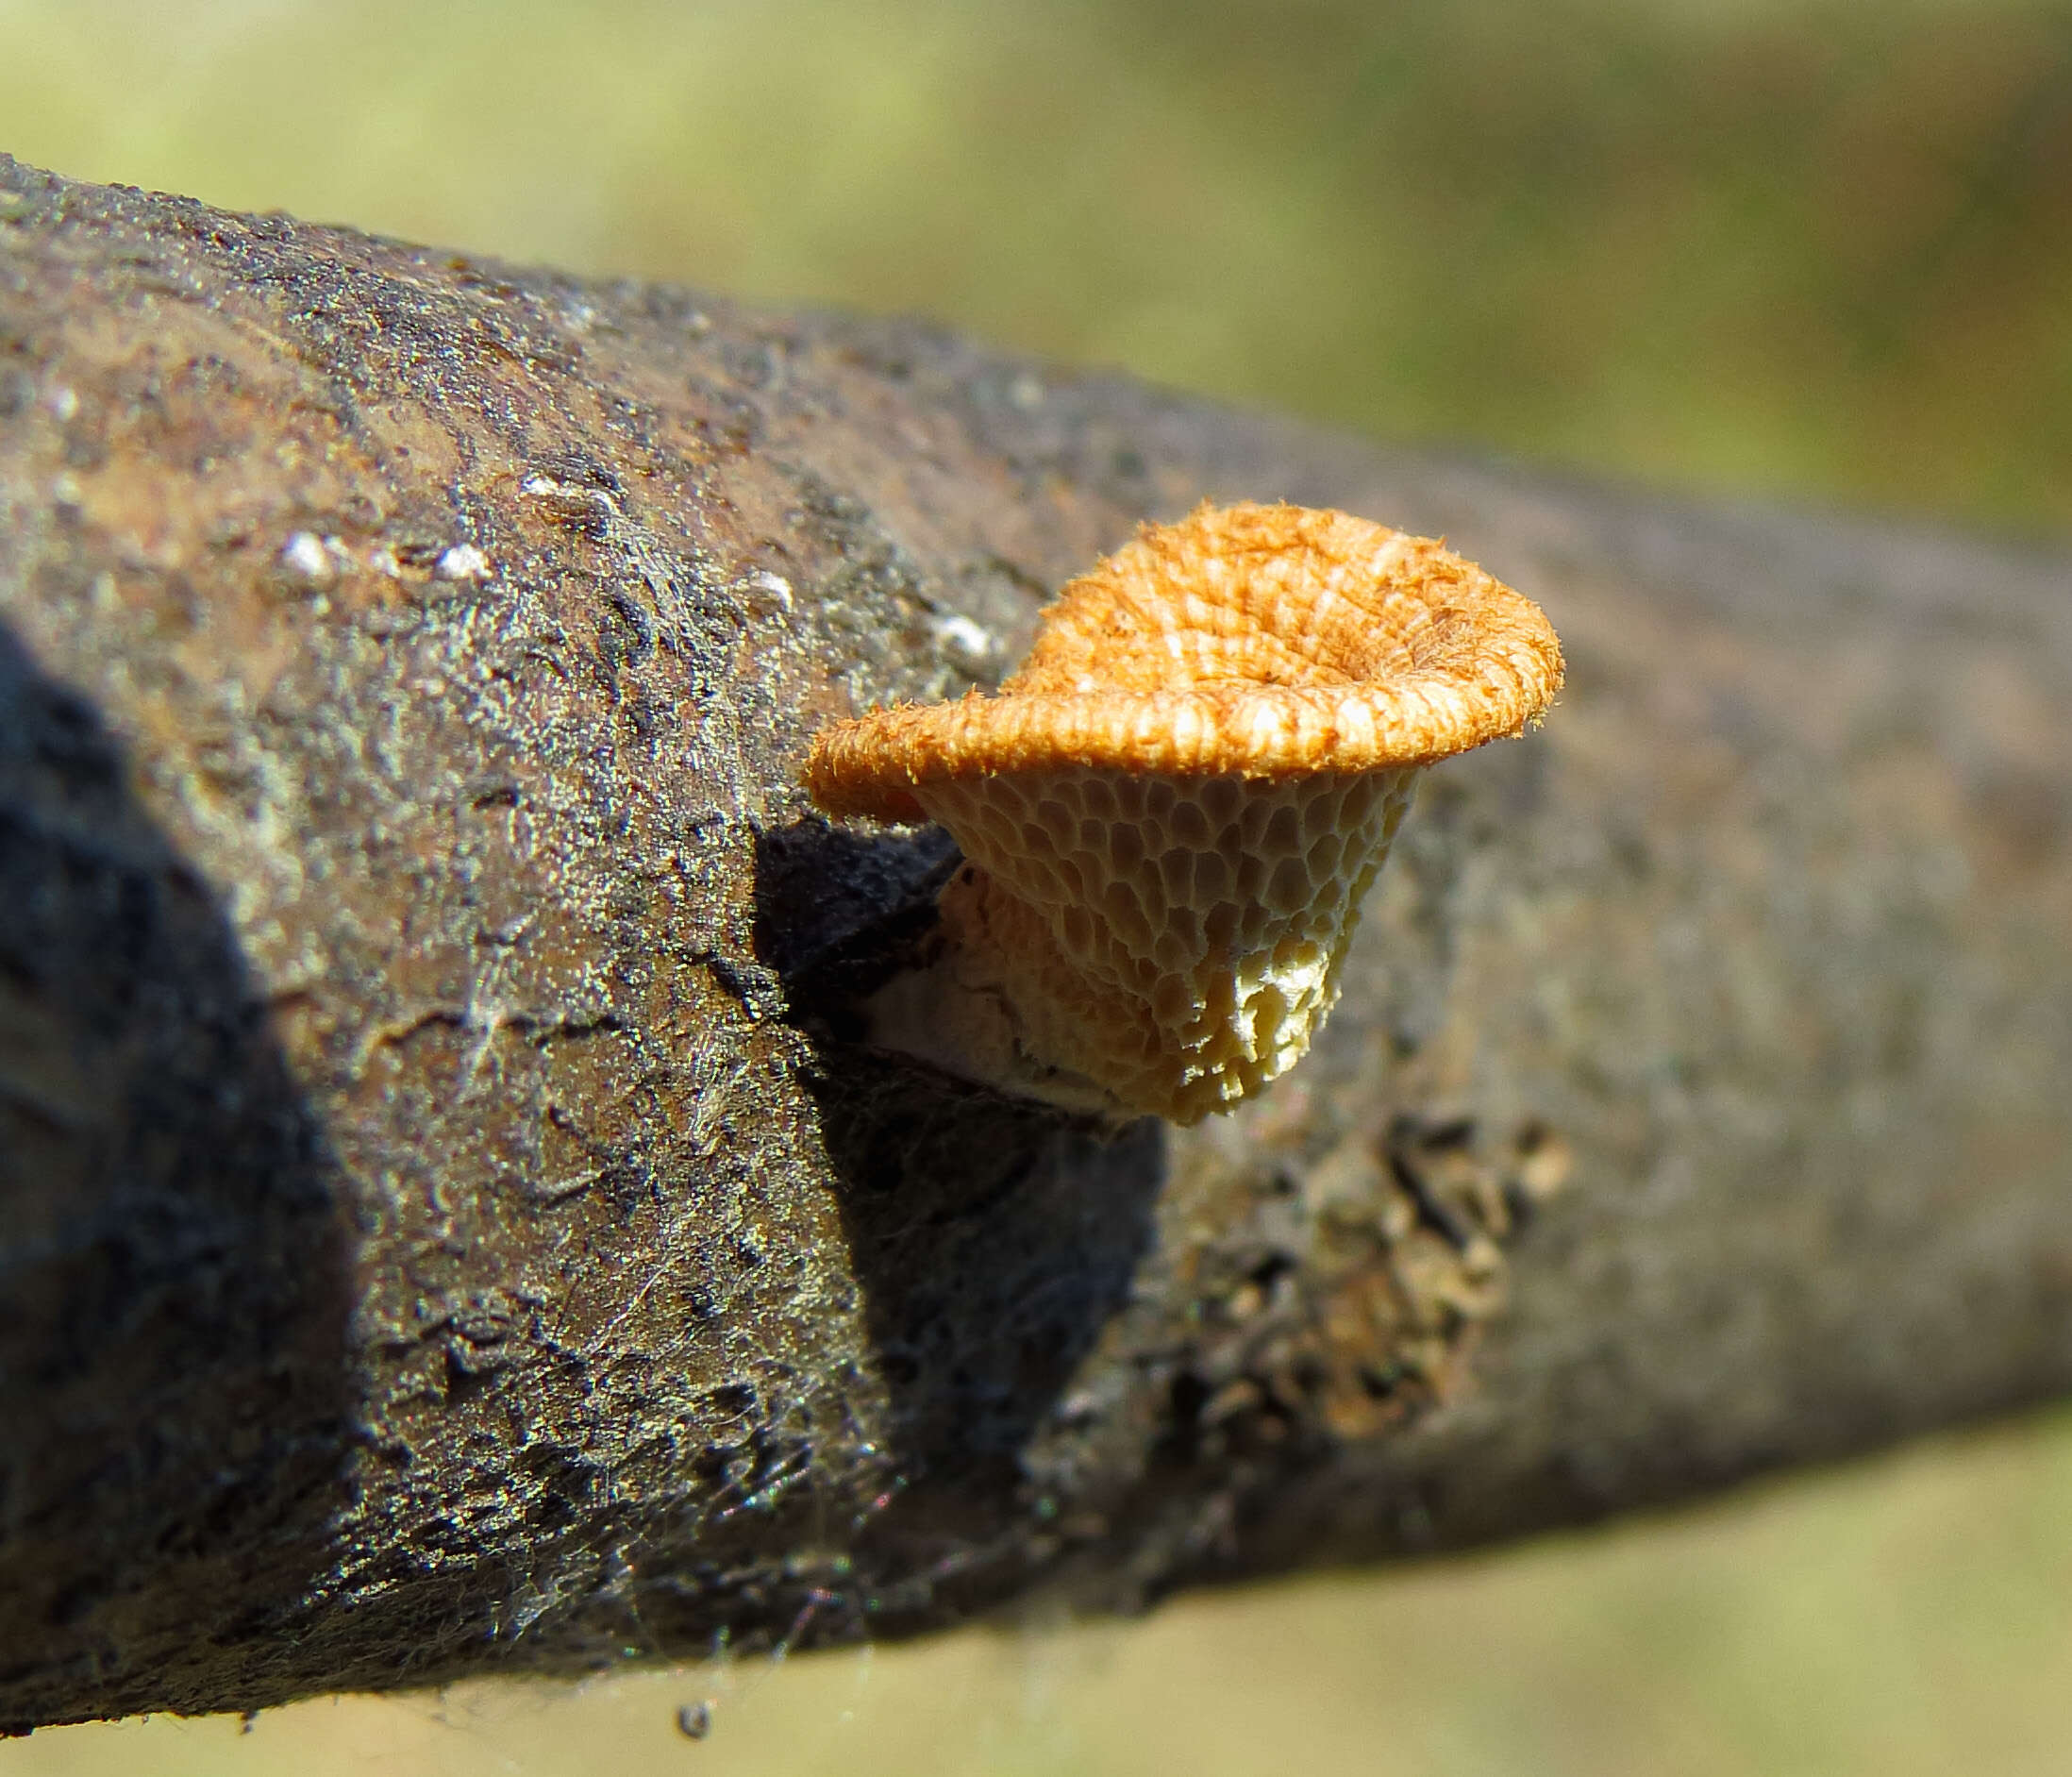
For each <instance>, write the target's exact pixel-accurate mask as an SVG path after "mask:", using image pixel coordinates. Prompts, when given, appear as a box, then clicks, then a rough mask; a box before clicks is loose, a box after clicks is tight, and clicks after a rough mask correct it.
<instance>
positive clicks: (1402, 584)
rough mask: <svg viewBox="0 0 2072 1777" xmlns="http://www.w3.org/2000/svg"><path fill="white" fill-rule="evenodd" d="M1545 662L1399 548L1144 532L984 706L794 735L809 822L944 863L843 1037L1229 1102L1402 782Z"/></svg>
mask: <svg viewBox="0 0 2072 1777" xmlns="http://www.w3.org/2000/svg"><path fill="white" fill-rule="evenodd" d="M1561 670H1562V669H1561V653H1560V647H1559V645H1558V643H1557V642H1556V641H1555V638H1554V633H1553V630H1552V629H1551V628H1549V627H1548V625H1547V623H1546V618H1545V617H1544V616H1543V615H1542V614H1541V613H1540V612H1539V610H1538V608H1537V607H1536V606H1534V605H1533V604H1531V603H1530V601H1529V600H1527V599H1525V598H1524V597H1522V596H1521V595H1518V594H1516V593H1514V592H1512V591H1511V590H1510V589H1509V588H1508V587H1505V586H1503V585H1501V584H1500V583H1499V582H1498V581H1496V580H1495V579H1494V578H1491V577H1490V576H1489V575H1487V574H1484V573H1483V572H1482V571H1481V570H1480V569H1479V568H1477V567H1475V566H1473V565H1472V564H1470V563H1468V562H1462V560H1461V559H1460V558H1459V557H1457V556H1454V555H1452V554H1450V553H1449V552H1448V551H1446V550H1445V548H1444V547H1443V546H1442V545H1438V544H1435V543H1431V542H1429V541H1427V540H1425V539H1421V538H1411V537H1404V536H1402V535H1400V534H1399V533H1397V532H1395V531H1392V530H1389V529H1388V528H1385V527H1382V526H1379V525H1375V524H1371V523H1369V522H1368V521H1366V520H1363V519H1358V518H1353V517H1351V516H1349V515H1348V514H1345V513H1343V512H1319V511H1308V510H1306V509H1303V508H1299V507H1290V506H1276V507H1262V506H1238V507H1231V508H1226V509H1222V510H1220V511H1219V510H1216V509H1212V508H1208V507H1204V508H1201V509H1199V510H1198V511H1195V513H1194V514H1193V515H1192V516H1191V517H1189V518H1188V519H1186V520H1183V521H1182V522H1181V523H1179V524H1177V525H1170V526H1148V527H1146V528H1145V529H1144V531H1143V532H1142V533H1141V534H1140V535H1139V537H1138V538H1137V539H1136V541H1134V542H1133V543H1131V544H1129V545H1126V546H1125V547H1124V548H1123V549H1121V550H1119V551H1117V552H1116V554H1115V555H1113V556H1111V557H1109V558H1108V559H1107V560H1106V561H1104V562H1101V563H1099V564H1098V565H1097V566H1096V567H1095V568H1094V569H1093V570H1092V571H1091V572H1090V573H1088V574H1086V575H1083V576H1081V577H1080V578H1078V579H1077V580H1075V581H1073V582H1072V583H1071V585H1069V586H1068V587H1066V588H1065V590H1064V592H1063V593H1062V595H1061V596H1060V598H1059V600H1058V602H1057V603H1056V604H1055V605H1054V606H1052V608H1051V610H1050V611H1049V612H1047V613H1046V617H1045V623H1044V630H1043V632H1042V634H1041V635H1040V637H1039V639H1038V641H1037V643H1036V645H1035V647H1034V648H1033V649H1032V650H1031V653H1030V656H1029V660H1028V664H1027V665H1025V666H1024V668H1023V669H1022V671H1021V672H1019V673H1018V674H1016V675H1015V676H1014V677H1013V678H1012V679H1009V680H1008V681H1007V682H1006V683H1005V684H1004V685H1003V686H1002V687H1001V689H1000V692H999V694H998V695H997V696H993V697H978V696H970V697H966V698H965V699H963V700H961V701H960V702H957V703H952V704H943V705H919V706H917V705H909V706H904V707H901V708H898V709H894V710H885V711H878V712H873V713H872V714H870V715H866V716H863V717H861V718H859V719H857V720H855V721H852V722H847V723H842V724H838V725H836V726H835V727H834V728H832V729H828V730H827V731H826V732H824V733H823V734H822V735H821V736H820V738H819V740H818V741H817V742H816V744H815V746H814V749H813V753H812V757H811V760H810V763H809V765H808V769H807V781H808V784H809V786H810V789H811V790H812V793H813V795H814V796H815V798H816V799H817V800H818V801H819V802H820V803H821V804H822V806H823V807H825V808H827V809H828V810H829V811H830V812H831V813H869V814H874V815H877V817H879V818H881V819H893V820H916V819H921V818H928V819H933V820H936V821H939V822H940V823H941V824H942V825H943V826H944V827H946V828H947V829H948V830H949V831H950V833H951V834H952V835H953V836H954V837H955V839H956V840H957V842H958V844H959V846H960V847H961V848H962V850H963V853H964V858H965V863H964V864H963V866H962V868H961V869H960V870H959V872H958V873H957V875H956V876H955V877H954V878H953V880H951V882H950V883H949V885H948V886H947V887H946V888H945V889H944V892H943V895H942V897H941V902H940V913H941V922H940V930H939V934H938V939H937V942H936V948H935V952H934V954H933V956H932V958H931V959H930V960H929V961H928V962H927V964H925V965H924V966H922V967H919V968H916V969H914V970H911V971H908V972H907V973H905V974H902V975H900V976H897V977H895V978H894V980H893V981H891V982H890V983H888V985H887V986H886V987H885V988H884V989H883V990H882V991H881V992H880V993H879V994H878V995H877V997H876V998H875V1000H874V1001H873V1002H872V1004H871V1006H870V1008H869V1011H870V1022H871V1036H872V1040H873V1041H874V1042H877V1043H878V1044H879V1045H881V1046H883V1047H886V1048H898V1049H903V1050H906V1051H908V1052H911V1053H913V1054H915V1055H918V1056H920V1057H922V1058H923V1059H926V1060H928V1061H931V1062H933V1063H935V1064H936V1065H940V1066H943V1067H944V1068H946V1069H948V1070H949V1071H952V1072H955V1073H960V1074H963V1075H965V1076H967V1077H971V1078H975V1079H978V1080H982V1081H987V1082H989V1083H991V1084H994V1085H997V1086H1000V1087H1002V1088H1003V1089H1006V1090H1010V1091H1014V1092H1019V1093H1023V1094H1026V1095H1028V1096H1033V1097H1037V1098H1047V1099H1050V1100H1052V1101H1054V1102H1057V1103H1061V1104H1064V1105H1068V1106H1070V1107H1072V1108H1075V1109H1080V1110H1093V1111H1101V1112H1106V1113H1108V1114H1111V1115H1128V1114H1133V1113H1143V1112H1151V1113H1156V1114H1158V1115H1163V1116H1167V1117H1170V1118H1172V1119H1173V1120H1175V1121H1177V1122H1181V1123H1193V1122H1195V1121H1197V1120H1198V1119H1199V1118H1201V1117H1202V1116H1204V1115H1208V1114H1209V1113H1210V1112H1211V1111H1217V1110H1224V1109H1228V1108H1229V1107H1230V1106H1231V1105H1233V1104H1235V1103H1236V1102H1237V1101H1238V1100H1239V1099H1241V1098H1244V1097H1245V1096H1246V1095H1247V1094H1249V1093H1251V1092H1254V1091H1256V1090H1257V1089H1258V1088H1260V1087H1261V1086H1262V1085H1264V1084H1265V1083H1266V1082H1267V1081H1271V1080H1273V1079H1274V1078H1275V1077H1276V1076H1277V1075H1278V1074H1280V1073H1282V1072H1284V1071H1285V1070H1286V1069H1287V1068H1288V1067H1290V1066H1291V1065H1294V1063H1295V1061H1296V1060H1297V1059H1298V1058H1299V1057H1300V1056H1301V1055H1302V1053H1303V1052H1304V1051H1305V1050H1306V1049H1307V1048H1308V1047H1309V1045H1310V1041H1311V1038H1312V1035H1313V1034H1314V1032H1315V1031H1316V1028H1317V1026H1318V1025H1319V1023H1320V1022H1321V1021H1322V1019H1323V1017H1324V1015H1325V1014H1326V1013H1327V1012H1328V1010H1329V1008H1330V1006H1331V1004H1332V1002H1333V1001H1334V1000H1335V999H1336V997H1337V995H1338V978H1339V972H1340V967H1341V964H1342V963H1343V961H1344V957H1345V948H1346V946H1347V944H1348V943H1349V942H1350V940H1351V937H1352V933H1353V930H1354V928H1355V927H1356V925H1357V923H1358V920H1359V912H1360V903H1361V900H1362V897H1363V896H1364V895H1365V893H1366V890H1367V888H1368V886H1369V885H1370V884H1371V883H1372V881H1373V880H1374V877H1375V874H1376V872H1377V871H1379V869H1380V867H1381V864H1382V862H1383V860H1384V859H1385V858H1386V856H1387V854H1388V848H1389V845H1390V842H1391V841H1392V840H1393V839H1394V837H1395V830H1396V828H1397V825H1398V824H1399V823H1400V821H1401V820H1402V817H1403V814H1404V813H1405V811H1406V810H1407V809H1408V807H1409V804H1410V799H1411V795H1412V788H1413V786H1414V783H1415V780H1416V779H1417V777H1418V776H1419V774H1420V772H1421V770H1422V768H1423V767H1424V766H1426V765H1427V764H1429V763H1431V762H1432V761H1433V760H1435V759H1438V758H1441V757H1444V756H1445V755H1447V754H1449V753H1453V752H1458V751H1462V750H1464V749H1465V748H1467V747H1469V746H1478V745H1480V744H1481V743H1482V742H1483V741H1485V740H1490V739H1494V738H1496V737H1497V736H1499V735H1504V734H1515V733H1517V732H1519V731H1520V730H1521V729H1523V728H1524V727H1525V726H1526V725H1527V724H1528V723H1529V722H1530V721H1533V720H1535V719H1537V718H1538V716H1539V715H1540V714H1541V713H1542V712H1544V711H1545V709H1546V706H1547V704H1548V702H1549V701H1550V700H1551V699H1552V696H1553V694H1554V692H1555V690H1556V689H1557V688H1558V687H1559V685H1560V683H1561Z"/></svg>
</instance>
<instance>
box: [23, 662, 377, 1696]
mask: <svg viewBox="0 0 2072 1777" xmlns="http://www.w3.org/2000/svg"><path fill="white" fill-rule="evenodd" d="M128 785H129V767H128V765H127V763H126V762H125V757H124V753H123V749H122V748H121V747H120V746H118V745H117V744H116V743H115V741H114V740H113V739H111V737H110V736H109V733H108V732H107V730H106V729H105V728H104V726H103V725H102V723H101V721H100V718H99V715H98V713H97V712H96V711H95V710H94V709H93V708H92V706H91V705H90V704H89V703H87V702H86V701H85V700H84V699H82V698H81V697H79V696H76V695H75V694H74V693H72V692H71V691H69V690H67V689H66V688H65V687H63V686H61V685H59V684H58V683H56V682H54V681H52V680H51V679H47V678H45V677H44V676H43V675H42V674H41V673H39V672H38V670H37V669H36V667H35V665H34V663H33V662H31V661H30V660H29V659H28V657H27V656H26V654H25V652H24V651H23V649H22V648H21V647H20V646H19V645H18V644H17V643H16V642H15V641H14V640H13V638H12V637H11V636H9V635H8V633H7V632H6V631H5V630H0V1204H4V1205H5V1206H6V1207H5V1216H4V1219H0V1426H5V1427H6V1428H7V1432H6V1435H5V1437H4V1439H0V1598H5V1599H6V1600H7V1601H8V1602H7V1608H8V1613H9V1615H10V1616H13V1615H16V1614H17V1613H19V1614H20V1615H19V1616H18V1617H17V1621H20V1620H22V1619H23V1618H26V1619H28V1620H31V1621H37V1622H40V1623H41V1624H42V1659H41V1660H40V1661H39V1665H38V1668H37V1670H36V1671H34V1672H29V1671H14V1672H5V1673H0V1688H5V1689H6V1691H7V1694H8V1700H9V1703H10V1707H11V1711H13V1712H18V1713H22V1718H21V1719H20V1720H19V1721H0V1732H5V1731H7V1730H8V1728H10V1727H14V1728H20V1729H25V1728H26V1727H28V1726H30V1725H32V1724H33V1723H35V1722H37V1721H39V1720H42V1719H45V1718H50V1717H52V1716H54V1715H57V1714H60V1713H62V1712H63V1711H64V1710H66V1709H68V1708H71V1709H76V1701H75V1693H76V1692H77V1690H78V1688H79V1686H80V1685H81V1684H82V1683H83V1682H84V1683H90V1682H92V1678H93V1676H94V1675H105V1674H112V1673H118V1672H124V1673H127V1674H131V1675H134V1680H135V1683H137V1684H138V1685H147V1686H148V1689H147V1690H139V1691H138V1692H137V1693H136V1698H135V1700H134V1702H132V1701H131V1700H129V1699H127V1698H125V1695H123V1694H119V1693H118V1692H110V1693H109V1694H108V1695H106V1696H105V1697H102V1698H99V1699H97V1700H96V1703H95V1707H96V1708H97V1709H99V1710H100V1711H102V1712H103V1713H107V1714H110V1715H115V1714H121V1713H123V1712H124V1711H125V1708H127V1707H132V1706H136V1705H137V1704H139V1703H142V1704H143V1705H145V1706H150V1707H163V1706H165V1705H166V1704H167V1703H168V1702H171V1703H173V1704H174V1705H175V1706H178V1699H179V1696H180V1685H179V1682H178V1678H177V1674H178V1672H179V1671H180V1669H181V1668H183V1667H184V1668H189V1669H190V1670H192V1668H193V1667H194V1666H195V1665H196V1664H197V1663H200V1664H208V1663H209V1662H210V1661H211V1659H213V1662H214V1664H213V1669H212V1670H211V1671H210V1673H209V1685H208V1689H207V1692H206V1696H201V1697H197V1699H196V1701H197V1702H200V1703H202V1704H203V1705H204V1706H211V1707H212V1706H220V1704H219V1703H218V1701H217V1700H219V1699H220V1698H221V1697H222V1696H223V1695H225V1694H226V1691H225V1688H224V1686H225V1685H226V1682H227V1681H226V1677H225V1673H224V1670H223V1665H224V1662H225V1660H226V1657H227V1659H228V1660H229V1661H230V1662H231V1663H232V1664H240V1663H242V1664H243V1665H245V1666H246V1667H248V1668H251V1677H252V1678H253V1679H254V1680H255V1681H256V1680H259V1679H260V1678H262V1676H263V1671H264V1668H265V1666H266V1664H267V1661H268V1653H267V1649H268V1648H269V1645H270V1643H271V1644H272V1645H275V1646H277V1645H278V1644H279V1640H280V1638H279V1637H270V1636H269V1635H268V1634H267V1633H266V1631H267V1629H268V1627H269V1625H268V1624H266V1623H264V1622H258V1623H255V1622H253V1621H252V1620H250V1610H251V1605H250V1601H252V1600H255V1599H270V1600H276V1601H279V1602H280V1605H281V1607H282V1609H283V1610H285V1609H289V1608H292V1607H293V1606H294V1605H295V1604H296V1603H297V1602H298V1601H302V1600H303V1599H304V1598H305V1595H306V1594H307V1593H308V1592H309V1589H310V1586H311V1584H312V1582H313V1581H314V1580H315V1579H316V1577H317V1576H316V1574H315V1573H314V1572H312V1571H310V1570H309V1564H310V1560H311V1554H312V1551H324V1550H325V1549H326V1535H325V1534H324V1525H325V1522H326V1519H328V1518H329V1517H332V1515H333V1514H334V1513H335V1511H336V1509H337V1507H338V1504H339V1500H340V1498H341V1479H342V1478H341V1474H340V1469H341V1466H342V1460H343V1451H344V1450H346V1449H347V1448H348V1447H349V1426H350V1423H351V1414H352V1407H353V1402H352V1401H351V1400H350V1399H348V1395H347V1382H346V1378H347V1374H348V1363H347V1354H346V1327H347V1312H348V1295H347V1276H348V1273H347V1230H346V1228H345V1226H344V1224H343V1220H342V1218H341V1215H340V1214H339V1212H338V1208H337V1205H336V1204H335V1203H334V1201H333V1198H332V1188H331V1182H330V1178H329V1176H328V1167H327V1165H326V1157H325V1148H324V1142H323V1139H322V1136H321V1134H320V1132H319V1130H318V1128H317V1125H316V1123H315V1121H314V1119H313V1117H312V1115H311V1114H310V1113H309V1109H308V1108H307V1106H306V1105H305V1104H304V1102H303V1101H302V1098H301V1095H300V1093H299V1091H298V1089H297V1086H296V1084H295V1082H294V1081H292V1079H291V1077H290V1075H289V1072H288V1069H287V1066H286V1065H285V1063H284V1061H283V1059H282V1057H281V1054H280V1052H279V1050H278V1048H276V1044H275V1042H274V1040H273V1037H272V1035H271V1033H270V1031H269V1029H268V1022H267V1009H266V1008H265V1007H264V1006H263V1005H261V1004H260V1003H259V1001H258V999H257V998H256V997H255V995H254V993H253V990H252V986H251V982H250V979H249V977H248V975H247V973H246V970H245V968H244V966H243V964H242V958H241V957H240V955H239V951H238V947H237V944H236V941H235V939H234V937H233V935H232V933H231V930H230V929H229V926H228V924H227V922H226V919H225V917H224V915H223V914H222V912H221V911H220V909H219V908H218V907H217V905H216V904H215V901H214V897H213V894H212V891H211V889H210V887H209V884H207V883H206V882H205V881H203V880H201V878H200V877H199V875H198V874H197V873H196V872H195V871H194V870H193V869H192V867H191V866H189V865H188V864H187V863H185V862H184V861H183V860H182V859H181V858H180V857H179V856H177V855H176V854H175V851H174V850H173V848H172V847H171V846H170V845H169V844H168V843H167V842H166V840H165V839H164V837H163V836H162V835H161V834H160V833H159V832H158V831H157V830H154V828H153V827H152V825H151V823H150V821H149V820H148V818H147V817H146V816H145V815H144V814H143V813H142V811H141V810H140V808H139V806H138V804H137V802H136V800H135V798H134V797H133V796H132V795H131V793H130V790H129V787H128ZM89 1550H91V1551H93V1553H92V1559H91V1560H90V1561H89V1562H85V1563H82V1561H81V1553H82V1551H89ZM290 1569H299V1570H294V1571H291V1570H290ZM174 1572H177V1573H179V1574H180V1575H181V1576H182V1578H181V1579H180V1580H179V1581H177V1582H175V1584H172V1585H170V1586H169V1585H168V1584H167V1581H168V1576H169V1573H174ZM227 1643H236V1644H239V1645H238V1647H237V1650H236V1651H235V1652H234V1653H228V1654H227V1655H226V1652H225V1651H224V1644H227ZM212 1650H213V1651H212ZM39 1681H41V1683H42V1684H43V1685H59V1686H63V1687H65V1688H66V1690H67V1695H66V1696H65V1697H64V1698H62V1699H59V1698H58V1697H56V1696H54V1697H53V1698H52V1699H51V1700H50V1702H48V1704H47V1705H46V1704H45V1702H44V1700H43V1699H42V1696H41V1695H40V1694H39ZM23 1712H25V1713H23Z"/></svg>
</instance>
